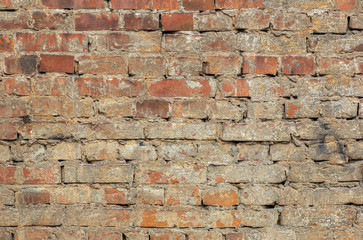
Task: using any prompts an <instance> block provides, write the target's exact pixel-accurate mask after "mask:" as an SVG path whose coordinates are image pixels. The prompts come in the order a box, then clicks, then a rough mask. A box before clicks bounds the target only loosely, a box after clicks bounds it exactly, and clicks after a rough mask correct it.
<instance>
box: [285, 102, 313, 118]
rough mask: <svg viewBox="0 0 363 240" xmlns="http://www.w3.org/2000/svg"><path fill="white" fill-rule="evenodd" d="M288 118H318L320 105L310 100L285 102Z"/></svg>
mask: <svg viewBox="0 0 363 240" xmlns="http://www.w3.org/2000/svg"><path fill="white" fill-rule="evenodd" d="M285 117H286V118H318V117H319V103H318V102H315V101H311V100H310V101H309V100H288V101H286V102H285Z"/></svg>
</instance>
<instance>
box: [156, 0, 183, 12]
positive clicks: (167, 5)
mask: <svg viewBox="0 0 363 240" xmlns="http://www.w3.org/2000/svg"><path fill="white" fill-rule="evenodd" d="M179 8H180V4H179V2H178V1H177V0H167V1H165V0H153V9H160V10H168V9H179Z"/></svg>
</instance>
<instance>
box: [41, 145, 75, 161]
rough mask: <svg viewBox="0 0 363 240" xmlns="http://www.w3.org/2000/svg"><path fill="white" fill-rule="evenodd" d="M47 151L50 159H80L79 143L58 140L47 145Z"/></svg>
mask: <svg viewBox="0 0 363 240" xmlns="http://www.w3.org/2000/svg"><path fill="white" fill-rule="evenodd" d="M47 152H48V154H49V158H50V159H52V160H76V159H81V156H82V153H81V145H80V144H79V143H73V142H60V143H58V144H57V145H54V146H48V147H47Z"/></svg>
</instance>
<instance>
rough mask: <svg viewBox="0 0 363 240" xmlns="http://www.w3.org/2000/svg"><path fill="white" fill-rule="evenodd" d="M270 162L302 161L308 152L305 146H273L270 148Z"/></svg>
mask: <svg viewBox="0 0 363 240" xmlns="http://www.w3.org/2000/svg"><path fill="white" fill-rule="evenodd" d="M270 153H271V160H272V161H304V160H305V159H306V157H307V154H308V150H307V148H306V147H305V146H299V147H298V146H295V145H294V144H292V143H290V144H274V145H272V146H271V147H270Z"/></svg>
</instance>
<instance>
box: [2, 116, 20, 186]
mask: <svg viewBox="0 0 363 240" xmlns="http://www.w3.org/2000/svg"><path fill="white" fill-rule="evenodd" d="M2 125H3V124H1V123H0V139H2V138H1V127H6V126H2ZM15 172H16V167H0V184H15V183H16V176H15Z"/></svg>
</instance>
